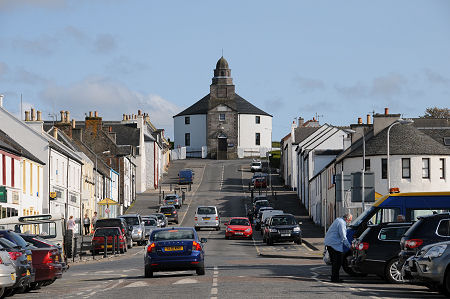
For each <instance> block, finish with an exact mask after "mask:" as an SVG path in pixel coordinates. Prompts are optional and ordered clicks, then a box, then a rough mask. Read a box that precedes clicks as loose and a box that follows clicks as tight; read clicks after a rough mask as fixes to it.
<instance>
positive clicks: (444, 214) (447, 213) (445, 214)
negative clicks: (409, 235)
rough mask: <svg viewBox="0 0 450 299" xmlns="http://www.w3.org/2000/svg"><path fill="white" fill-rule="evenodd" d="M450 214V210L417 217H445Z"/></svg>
mask: <svg viewBox="0 0 450 299" xmlns="http://www.w3.org/2000/svg"><path fill="white" fill-rule="evenodd" d="M449 216H450V212H445V213H438V214H431V215H424V216H419V217H417V219H428V218H441V217H443V218H445V217H449Z"/></svg>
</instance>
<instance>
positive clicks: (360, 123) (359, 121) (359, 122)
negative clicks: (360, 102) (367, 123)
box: [358, 117, 362, 125]
mask: <svg viewBox="0 0 450 299" xmlns="http://www.w3.org/2000/svg"><path fill="white" fill-rule="evenodd" d="M358 125H362V118H361V117H358Z"/></svg>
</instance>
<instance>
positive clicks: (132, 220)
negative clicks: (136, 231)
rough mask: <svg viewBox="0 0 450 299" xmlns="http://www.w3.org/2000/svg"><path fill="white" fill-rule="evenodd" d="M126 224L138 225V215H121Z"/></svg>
mask: <svg viewBox="0 0 450 299" xmlns="http://www.w3.org/2000/svg"><path fill="white" fill-rule="evenodd" d="M123 219H125V221H126V222H127V224H128V225H139V218H138V217H123Z"/></svg>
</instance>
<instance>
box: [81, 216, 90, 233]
mask: <svg viewBox="0 0 450 299" xmlns="http://www.w3.org/2000/svg"><path fill="white" fill-rule="evenodd" d="M83 226H84V234H85V235H89V233H90V229H91V219H89V217H88V215H87V214H84V218H83Z"/></svg>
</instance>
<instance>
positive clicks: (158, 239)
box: [144, 227, 207, 277]
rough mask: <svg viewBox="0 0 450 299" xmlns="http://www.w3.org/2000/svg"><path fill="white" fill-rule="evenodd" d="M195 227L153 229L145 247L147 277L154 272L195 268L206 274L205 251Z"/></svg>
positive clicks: (198, 271) (202, 241)
mask: <svg viewBox="0 0 450 299" xmlns="http://www.w3.org/2000/svg"><path fill="white" fill-rule="evenodd" d="M206 241H207V240H206V239H204V238H202V239H201V240H199V238H198V235H197V232H196V231H195V229H194V228H193V227H176V228H161V229H155V230H153V231H152V233H151V235H150V237H149V242H148V244H147V247H146V248H145V249H146V250H145V257H144V261H145V277H153V272H158V271H176V270H195V271H196V272H197V274H198V275H205V252H204V250H203V244H204V243H205V242H206Z"/></svg>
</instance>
